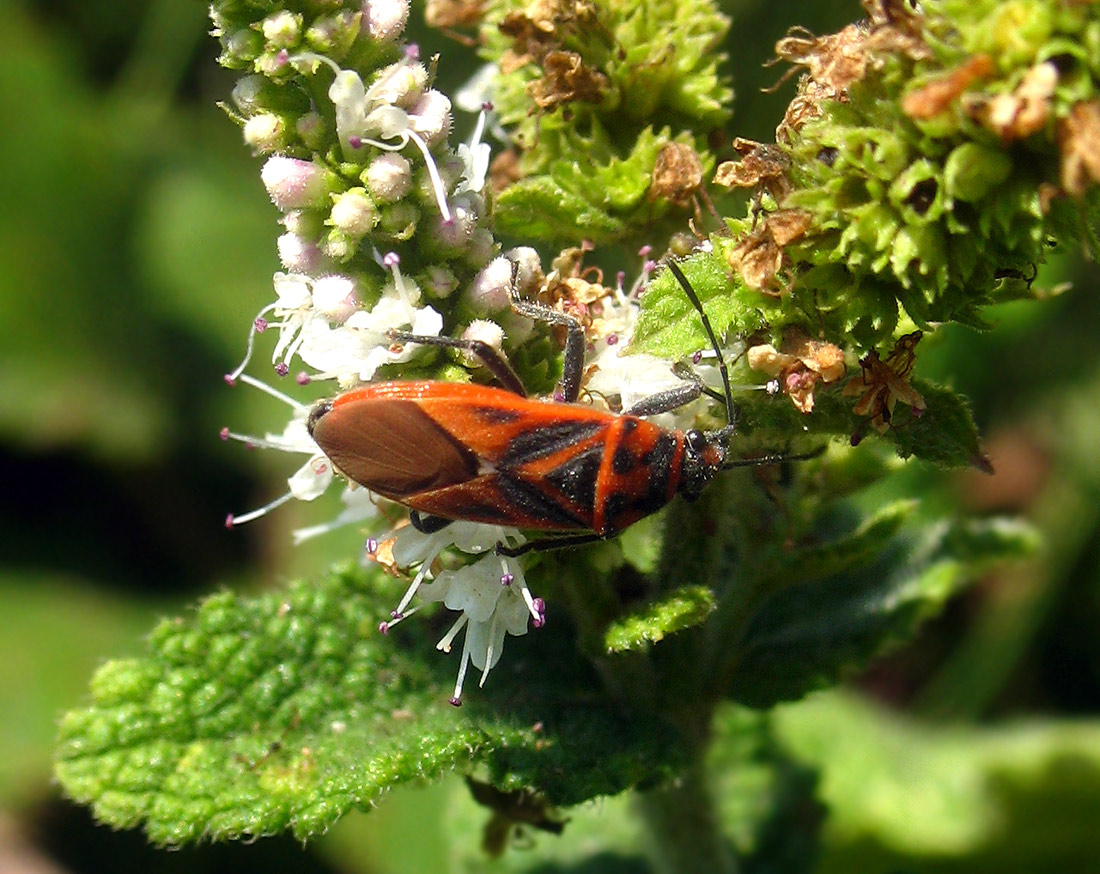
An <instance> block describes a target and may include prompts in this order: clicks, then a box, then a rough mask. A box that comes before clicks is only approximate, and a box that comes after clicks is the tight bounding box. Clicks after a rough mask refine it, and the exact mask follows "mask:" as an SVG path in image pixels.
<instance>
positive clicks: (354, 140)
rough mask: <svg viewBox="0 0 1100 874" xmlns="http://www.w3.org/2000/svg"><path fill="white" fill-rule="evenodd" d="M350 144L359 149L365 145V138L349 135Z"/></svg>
mask: <svg viewBox="0 0 1100 874" xmlns="http://www.w3.org/2000/svg"><path fill="white" fill-rule="evenodd" d="M348 145H349V146H351V147H352V148H353V149H359V148H362V146H363V140H362V138H361V137H348Z"/></svg>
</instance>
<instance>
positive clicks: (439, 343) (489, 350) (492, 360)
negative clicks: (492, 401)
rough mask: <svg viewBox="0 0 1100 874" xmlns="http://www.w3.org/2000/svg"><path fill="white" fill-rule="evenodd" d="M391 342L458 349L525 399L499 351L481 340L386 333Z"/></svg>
mask: <svg viewBox="0 0 1100 874" xmlns="http://www.w3.org/2000/svg"><path fill="white" fill-rule="evenodd" d="M386 336H388V337H389V338H390V339H391V340H395V341H397V342H398V343H422V344H423V345H425V346H436V347H438V348H441V349H460V350H462V351H463V352H469V353H470V354H471V355H473V356H475V357H476V358H477V359H478V360H479V361H480V362H481V363H482V364H484V365H485V367H486V368H488V370H489V372H490V373H491V374H493V376H494V377H496V380H497V382H499V383H500V384H501V386H503V387H504V388H505V389H507V390H508V391H510V392H512V393H513V394H517V395H519V396H520V397H521V398H525V397H527V390H526V389H525V388H524V387H523V383H522V382H520V379H519V377H518V376H517V375H516V372H515V371H514V370H512V365H511V364H509V363H508V359H507V358H505V357H504V356H503V355H502V354H501V353H500V351H499V350H497V349H495V348H494V347H492V346H490V345H489V344H488V343H486V342H484V341H482V340H456V339H455V338H453V337H433V336H430V335H425V334H407V333H405V332H404V331H388V332H387V333H386Z"/></svg>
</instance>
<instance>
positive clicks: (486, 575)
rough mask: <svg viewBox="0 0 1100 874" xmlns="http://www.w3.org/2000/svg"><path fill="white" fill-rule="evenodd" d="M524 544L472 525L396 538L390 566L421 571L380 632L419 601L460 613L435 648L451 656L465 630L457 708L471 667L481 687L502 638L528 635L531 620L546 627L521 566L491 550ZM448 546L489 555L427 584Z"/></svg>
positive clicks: (406, 531)
mask: <svg viewBox="0 0 1100 874" xmlns="http://www.w3.org/2000/svg"><path fill="white" fill-rule="evenodd" d="M522 542H523V538H522V536H521V535H520V534H519V532H518V531H516V530H515V529H513V528H502V527H500V526H498V525H482V524H479V523H475V522H452V523H451V524H450V525H448V526H446V527H444V528H442V529H440V530H439V531H435V532H432V533H423V532H420V531H418V530H417V529H415V528H413V527H412V526H411V525H410V526H408V527H406V528H402V529H401V530H400V531H399V532H398V533H397V535H396V537H395V538H394V544H393V557H394V562H395V563H396V564H397V565H398V566H399V567H408V566H412V565H416V564H419V566H420V567H419V570H418V571H417V573H416V576H415V577H413V581H412V583H411V585H410V586H409V588H408V589H407V590H406V592H405V595H404V596H403V597H402V599H401V601H400V603H399V604H398V605H397V608H396V609H395V610H394V611H393V612H392V613H391V621H390V622H384V623H382V625H381V626H380V630H381V631H382V632H383V633H386V632H388V631H389V630H390V629H391V628H392V627H393V626H394V625H396V624H397V623H398V622H400V621H401V620H403V619H405V618H406V617H408V616H411V615H412V614H413V613H415V612H416V611H417V610H419V609H420V607H419V605H418V606H416V607H413V608H411V609H409V605H410V604H411V603H412V601H413V598H414V597H417V596H419V598H420V599H421V601H422V602H424V603H432V602H442V603H443V605H444V606H445V607H447V608H448V609H450V610H456V611H460V612H461V614H462V615H461V616H459V618H458V619H457V620H455V622H454V624H453V625H452V626H451V628H450V630H449V631H448V632H447V633H446V634H445V635H444V636H443V638H442V639H441V640H440V641H439V643H438V644H437V648H438V649H440V650H442V651H443V652H450V650H451V644H452V643H453V642H454V640H455V638H457V637H458V635H459V633H460V632H461V631H462V630H463V629H465V630H466V636H465V638H464V640H463V645H462V659H461V661H460V663H459V668H458V679H457V681H456V683H455V690H454V695H453V696H452V698H451V699H450V700H451V703H452V704H454V705H456V706H457V705H458V704H460V703H461V698H462V686H463V683H464V682H465V678H466V671H467V669H468V667H469V665H470V664H473V666H474V667H475V668H477V669H478V670H480V671H481V681H480V684H479V685H484V684H485V680H486V678H487V677H488V676H489V671H490V670H492V668H493V666H494V665H496V663H497V661H498V660H499V659H500V654H501V652H502V651H503V648H504V637H505V635H506V634H511V635H516V636H518V635H521V634H526V633H527V623H528V620H531V619H533V620H534V623H535V627H536V628H539V627H541V626H542V625H543V624H544V623H545V613H546V605H545V604H544V603H543V601H542V599H540V598H535V597H533V596H532V595H531V590H530V588H528V586H527V581H526V579H525V578H524V576H523V567H522V565H521V564H520V562H519V561H518V560H517V559H515V558H510V557H506V556H500V555H496V554H495V552H494V551H493V550H495V547H496V545H497V544H498V543H506V544H518V543H522ZM452 546H453V547H455V548H457V549H459V550H461V551H462V552H466V553H472V554H475V555H477V554H482V553H488V554H484V555H482V557H481V558H480V559H478V560H477V561H475V562H473V563H472V564H468V565H466V566H464V567H462V568H459V569H457V570H444V571H441V572H440V573H439V575H438V576H437V577H435V579H433V580H430V581H427V579H428V576H429V574H430V573H431V566H432V564H433V563H434V562H435V560H436V559H437V558H438V557H439V554H440V553H441V552H442V551H443V550H444V549H446V548H448V547H452Z"/></svg>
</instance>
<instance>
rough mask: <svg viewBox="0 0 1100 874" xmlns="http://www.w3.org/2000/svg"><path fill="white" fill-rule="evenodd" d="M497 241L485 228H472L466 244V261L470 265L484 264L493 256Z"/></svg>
mask: <svg viewBox="0 0 1100 874" xmlns="http://www.w3.org/2000/svg"><path fill="white" fill-rule="evenodd" d="M496 245H497V241H496V240H495V239H493V235H492V233H491V232H490V231H489V230H488V229H487V228H474V230H473V233H471V234H470V241H469V242H468V243H467V244H466V263H467V264H469V265H470V266H471V267H478V266H480V265H481V264H485V263H486V262H487V261H488V260H489V259H490V258H492V257H493V252H494V251H496Z"/></svg>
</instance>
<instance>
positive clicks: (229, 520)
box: [225, 513, 233, 528]
mask: <svg viewBox="0 0 1100 874" xmlns="http://www.w3.org/2000/svg"><path fill="white" fill-rule="evenodd" d="M225 527H226V528H232V527H233V514H232V513H230V514H229V515H227V516H226V517H225Z"/></svg>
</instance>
